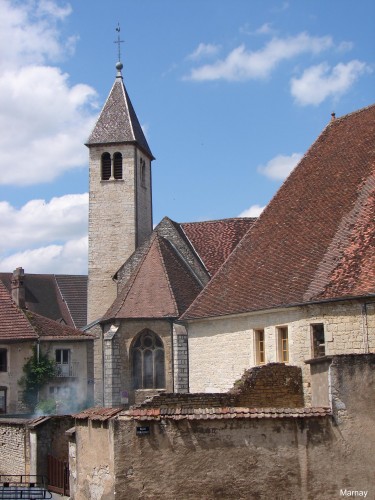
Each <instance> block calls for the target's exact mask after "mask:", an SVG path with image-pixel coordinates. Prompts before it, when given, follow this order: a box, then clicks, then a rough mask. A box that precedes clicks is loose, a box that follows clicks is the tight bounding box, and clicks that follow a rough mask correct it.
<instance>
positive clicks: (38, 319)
mask: <svg viewBox="0 0 375 500" xmlns="http://www.w3.org/2000/svg"><path fill="white" fill-rule="evenodd" d="M38 338H41V339H43V340H59V339H63V340H66V339H68V340H92V339H93V337H92V335H90V334H88V333H84V332H82V331H81V330H77V329H76V328H72V327H70V326H67V325H64V324H61V323H58V322H57V321H54V320H52V319H49V318H46V317H44V316H40V315H39V314H35V313H33V312H31V311H27V310H22V309H20V308H19V307H17V306H16V304H15V303H14V302H13V300H12V299H11V297H10V295H9V292H8V290H7V289H6V288H5V286H4V285H3V283H2V282H1V281H0V340H3V341H5V340H6V341H20V340H37V339H38Z"/></svg>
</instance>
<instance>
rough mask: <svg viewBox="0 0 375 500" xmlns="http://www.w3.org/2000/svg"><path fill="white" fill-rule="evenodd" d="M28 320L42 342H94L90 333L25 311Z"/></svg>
mask: <svg viewBox="0 0 375 500" xmlns="http://www.w3.org/2000/svg"><path fill="white" fill-rule="evenodd" d="M24 314H25V316H26V318H27V319H28V321H29V323H30V324H31V326H32V327H33V329H34V331H35V332H36V334H37V335H38V337H39V338H40V339H41V340H92V339H93V336H92V335H91V334H89V333H86V332H83V331H81V330H78V329H77V328H73V327H71V326H68V325H64V324H62V323H58V322H57V321H54V320H53V319H49V318H46V317H45V316H41V315H40V314H36V313H33V312H30V311H24Z"/></svg>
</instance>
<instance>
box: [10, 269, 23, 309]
mask: <svg viewBox="0 0 375 500" xmlns="http://www.w3.org/2000/svg"><path fill="white" fill-rule="evenodd" d="M24 278H25V271H24V270H23V269H22V267H17V269H15V270H14V271H13V276H12V299H13V301H14V302H15V303H16V304H17V306H18V307H20V308H21V309H24V308H25V307H26V301H25V285H24Z"/></svg>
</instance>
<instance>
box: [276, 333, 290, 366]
mask: <svg viewBox="0 0 375 500" xmlns="http://www.w3.org/2000/svg"><path fill="white" fill-rule="evenodd" d="M277 343H278V353H279V356H278V357H279V361H281V362H282V363H288V361H289V339H288V327H287V326H281V327H279V328H278V329H277Z"/></svg>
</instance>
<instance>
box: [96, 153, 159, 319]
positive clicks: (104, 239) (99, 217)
mask: <svg viewBox="0 0 375 500" xmlns="http://www.w3.org/2000/svg"><path fill="white" fill-rule="evenodd" d="M104 152H108V153H110V154H111V156H113V155H114V153H116V152H120V153H121V154H122V158H123V178H122V179H121V180H106V181H103V180H101V155H102V153H104ZM149 163H150V162H149ZM148 172H150V166H149V168H148ZM139 175H140V174H139V152H138V149H137V148H136V147H135V146H134V145H129V144H117V145H110V146H109V145H107V146H90V205H89V281H88V319H87V321H88V323H90V322H92V321H94V320H96V319H98V318H100V317H101V316H102V315H103V314H104V313H105V312H106V311H107V309H108V308H109V306H110V305H111V304H112V302H113V301H114V299H115V298H116V284H115V282H114V281H113V279H112V278H113V276H114V274H115V273H116V271H117V270H118V269H119V268H120V266H121V265H122V264H123V263H124V262H125V260H126V259H127V258H128V257H129V256H130V255H131V254H132V253H133V252H134V250H135V248H136V245H137V243H138V244H139V240H142V238H143V239H144V238H145V237H146V235H148V234H150V232H151V229H152V213H151V182H150V174H149V175H148V178H147V177H146V183H145V186H144V187H141V186H140V182H139V178H138V177H139ZM138 192H141V194H140V195H138V196H137V193H138ZM140 214H142V215H141V216H139V217H138V215H140ZM137 233H138V234H137Z"/></svg>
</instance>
